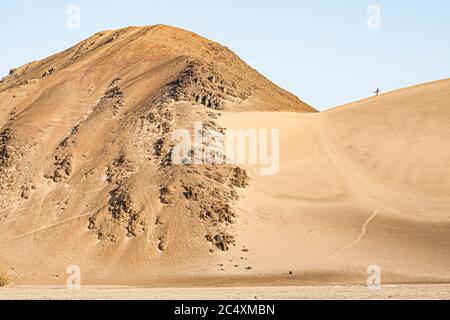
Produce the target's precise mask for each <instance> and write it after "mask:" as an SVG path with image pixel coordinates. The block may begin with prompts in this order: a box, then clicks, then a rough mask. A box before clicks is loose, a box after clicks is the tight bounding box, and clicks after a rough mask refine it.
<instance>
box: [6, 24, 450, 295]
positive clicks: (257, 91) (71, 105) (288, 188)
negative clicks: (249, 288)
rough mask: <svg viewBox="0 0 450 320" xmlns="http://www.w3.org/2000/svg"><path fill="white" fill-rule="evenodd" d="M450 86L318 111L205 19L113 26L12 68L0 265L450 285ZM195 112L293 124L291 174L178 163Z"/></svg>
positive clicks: (208, 120)
mask: <svg viewBox="0 0 450 320" xmlns="http://www.w3.org/2000/svg"><path fill="white" fill-rule="evenodd" d="M449 87H450V81H449V80H443V81H438V82H434V83H429V84H424V85H419V86H416V87H412V88H406V89H403V90H399V91H396V92H392V93H388V94H385V95H381V96H379V97H374V98H369V99H367V100H363V101H359V102H356V103H353V104H349V105H346V106H342V107H338V108H336V109H332V110H330V111H327V112H323V113H317V112H315V110H314V109H313V108H311V107H310V106H308V105H307V104H305V103H303V102H302V101H300V100H299V99H298V98H296V97H295V96H293V95H292V94H290V93H288V92H286V91H284V90H283V89H281V88H279V87H277V86H276V85H274V84H273V83H271V82H270V81H269V80H267V79H266V78H264V77H263V76H261V75H260V74H258V73H257V72H256V71H255V70H253V69H252V68H250V67H249V66H248V65H246V64H245V63H244V62H243V61H242V60H241V59H239V58H238V57H237V56H236V55H235V54H234V53H233V52H231V51H230V50H229V49H227V48H225V47H223V46H221V45H219V44H217V43H215V42H212V41H210V40H207V39H205V38H202V37H200V36H198V35H196V34H193V33H191V32H188V31H184V30H181V29H176V28H172V27H168V26H162V25H159V26H153V27H130V28H126V29H121V30H118V31H104V32H101V33H98V34H96V35H94V36H93V37H91V38H89V39H87V40H85V41H83V42H81V43H79V44H77V45H75V46H74V47H72V48H70V49H68V50H66V51H64V52H61V53H58V54H56V55H53V56H51V57H49V58H47V59H44V60H42V61H36V62H32V63H30V64H27V65H25V66H23V67H20V68H17V69H14V70H11V73H10V75H8V76H7V77H5V78H4V79H3V80H2V81H1V82H0V266H2V267H3V268H4V269H7V270H8V271H9V273H10V276H11V278H12V281H13V284H45V285H49V284H58V285H64V284H65V281H66V278H67V275H66V270H67V267H68V266H70V265H77V266H80V267H81V271H82V283H83V284H107V285H114V284H123V285H142V286H144V285H152V286H165V285H172V286H180V285H189V286H191V285H204V284H208V285H218V286H220V285H224V284H232V285H239V284H244V283H246V284H251V285H254V284H257V285H261V284H283V283H287V284H294V283H295V284H301V283H319V284H322V283H335V282H344V283H358V284H359V283H362V284H364V283H365V281H366V279H367V275H366V269H367V267H368V266H370V265H379V266H380V267H381V269H382V271H383V277H384V278H383V279H386V281H390V282H443V281H444V282H445V281H448V279H449V276H450V269H449V268H448V266H449V262H450V251H449V250H448V249H449V246H448V244H449V243H450V242H449V240H450V236H449V235H450V233H449V228H450V216H449V215H448V212H449V209H450V208H449V207H450V199H449V196H448V194H449V193H448V188H450V186H449V185H448V182H449V181H450V179H448V178H449V177H448V170H447V168H446V167H447V164H448V163H449V160H450V154H449V151H447V150H446V149H445V146H446V145H447V144H448V139H449V136H450V131H449V130H450V126H449V121H450V120H449V116H448V108H449V105H450V96H449ZM195 121H202V122H203V124H204V125H205V126H206V127H205V129H215V130H218V131H223V129H224V128H278V129H280V139H281V143H280V171H279V173H278V174H276V175H274V176H261V175H260V174H258V172H259V171H258V167H255V166H253V165H250V164H244V165H242V166H237V165H185V166H180V165H175V164H173V163H172V161H171V158H170V153H171V150H172V148H173V142H172V141H171V135H172V133H173V132H174V131H175V130H176V129H188V130H192V129H193V124H194V122H195ZM200 147H201V146H200ZM290 271H291V272H290ZM291 273H292V274H291Z"/></svg>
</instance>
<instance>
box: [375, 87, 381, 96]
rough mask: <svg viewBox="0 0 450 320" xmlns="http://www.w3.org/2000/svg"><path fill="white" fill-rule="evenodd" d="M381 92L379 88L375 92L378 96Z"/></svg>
mask: <svg viewBox="0 0 450 320" xmlns="http://www.w3.org/2000/svg"><path fill="white" fill-rule="evenodd" d="M380 92H381V90H380V88H377V90H375V92H374V93H375V94H376V95H377V96H378V95H379V94H380Z"/></svg>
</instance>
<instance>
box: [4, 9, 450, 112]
mask: <svg viewBox="0 0 450 320" xmlns="http://www.w3.org/2000/svg"><path fill="white" fill-rule="evenodd" d="M71 5H76V6H77V7H78V8H79V9H80V14H79V17H80V19H79V20H78V19H77V17H78V14H77V11H76V10H75V11H73V10H72V11H70V13H67V10H68V8H69V6H71ZM74 17H75V20H74V19H73V18H74ZM68 21H69V26H71V27H68ZM73 21H79V22H80V24H79V25H78V24H75V28H73V26H74V24H73V23H74V22H73ZM160 23H163V24H168V25H173V26H177V27H181V28H185V29H189V30H191V31H194V32H196V33H199V34H200V35H203V36H205V37H207V38H210V39H212V40H215V41H218V42H220V43H222V44H224V45H226V46H227V47H229V48H230V49H232V50H233V51H235V52H236V53H237V54H238V55H239V56H240V57H241V58H243V59H244V60H245V61H246V62H247V63H249V64H250V65H251V66H252V67H254V68H255V69H257V70H258V71H260V72H261V73H262V74H264V75H265V76H267V77H268V78H269V79H271V80H272V81H274V82H275V83H277V84H278V85H280V86H282V87H283V88H285V89H287V90H289V91H291V92H292V93H294V94H296V95H297V96H299V97H300V98H301V99H302V100H304V101H305V102H307V103H309V104H311V105H312V106H314V107H315V108H318V109H320V110H324V109H328V108H331V107H334V106H337V105H341V104H344V103H347V102H351V101H354V100H358V99H361V98H365V97H367V96H370V95H372V92H373V91H374V90H375V89H376V88H377V87H380V88H381V90H382V91H389V90H393V89H397V88H402V87H406V86H409V85H413V84H418V83H423V82H428V81H433V80H438V79H444V78H448V77H449V73H450V1H449V0H428V1H425V0H409V1H408V0H378V1H377V0H369V1H366V0H341V1H337V0H314V1H313V0H310V1H301V0H278V1H274V0H272V1H264V0H241V1H237V0H227V1H218V0H190V1H186V0H170V1H167V0H166V1H162V0H161V1H160V0H70V1H66V0H2V1H1V4H0V39H1V40H0V52H1V55H0V57H1V59H0V76H3V75H5V74H7V73H8V71H9V69H11V68H13V67H17V66H20V65H23V64H25V63H27V62H30V61H32V60H37V59H41V58H44V57H46V56H48V55H50V54H53V53H56V52H58V51H62V50H64V49H67V48H68V47H70V46H72V45H73V44H75V43H77V42H79V41H81V40H83V39H85V38H87V37H89V36H90V35H92V34H94V33H96V32H98V31H101V30H106V29H118V28H121V27H126V26H130V25H153V24H160ZM78 27H79V28H78Z"/></svg>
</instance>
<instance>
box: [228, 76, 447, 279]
mask: <svg viewBox="0 0 450 320" xmlns="http://www.w3.org/2000/svg"><path fill="white" fill-rule="evenodd" d="M449 89H450V80H444V81H438V82H434V83H429V84H425V85H421V86H417V87H412V88H407V89H404V90H399V91H396V92H392V93H389V94H386V95H382V96H379V97H374V98H370V99H367V100H364V101H360V102H356V103H354V104H350V105H347V106H343V107H340V108H337V109H334V110H330V111H327V112H324V113H321V114H296V113H276V114H275V113H261V114H255V113H241V114H232V113H226V114H224V116H223V118H222V120H223V124H224V126H226V127H229V128H232V127H236V128H239V127H242V128H279V129H280V135H281V147H280V150H281V165H280V171H279V174H278V175H275V176H261V175H260V174H259V170H258V168H257V167H255V166H253V167H252V166H250V167H249V168H248V172H251V178H252V179H251V183H250V186H249V188H248V189H247V190H245V197H244V200H241V202H240V204H239V205H240V208H241V214H240V215H239V216H240V217H242V220H241V221H240V223H239V236H238V239H239V243H238V249H242V246H243V245H245V246H246V247H247V248H248V249H249V250H250V252H249V254H248V261H247V260H246V261H245V263H246V264H248V265H250V266H252V267H253V268H254V270H255V272H257V273H260V274H264V273H274V274H277V273H278V274H280V275H281V274H282V273H285V274H286V273H288V272H289V271H290V270H292V271H293V272H294V276H295V275H298V278H299V279H303V280H304V281H306V282H307V281H313V282H314V281H319V282H320V281H325V282H328V281H329V282H333V281H341V280H342V281H358V280H359V281H365V279H367V276H366V269H367V267H368V266H370V265H379V266H380V267H381V269H382V272H383V279H384V281H388V282H403V281H406V282H408V281H413V282H415V281H418V282H431V281H445V282H447V281H449V280H450V251H449V249H450V215H449V212H450V211H449V210H450V196H449V195H450V193H449V190H448V188H449V183H450V176H449V174H450V171H449V170H448V163H450V150H449V149H448V148H446V147H444V146H446V145H448V142H449V141H450V140H449V139H450V116H449V113H448V111H449V106H450V90H449ZM235 254H236V256H238V255H239V253H238V252H237V251H236V252H235Z"/></svg>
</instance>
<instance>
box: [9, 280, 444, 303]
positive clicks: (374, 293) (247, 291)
mask: <svg viewBox="0 0 450 320" xmlns="http://www.w3.org/2000/svg"><path fill="white" fill-rule="evenodd" d="M0 299H1V300H14V299H25V300H96V299H97V300H109V299H114V300H206V299H207V300H234V299H236V300H269V299H270V300H272V299H273V300H310V299H313V300H314V299H330V300H336V299H337V300H343V299H347V300H378V299H383V300H418V299H420V300H422V299H424V300H443V299H444V300H447V299H450V284H410V285H385V286H382V288H381V289H380V290H376V289H368V288H367V287H364V286H302V287H255V288H249V287H242V288H189V289H181V288H154V289H148V288H131V287H85V288H82V289H81V290H79V291H78V290H67V289H65V288H61V287H59V288H58V287H17V288H5V289H1V290H0Z"/></svg>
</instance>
